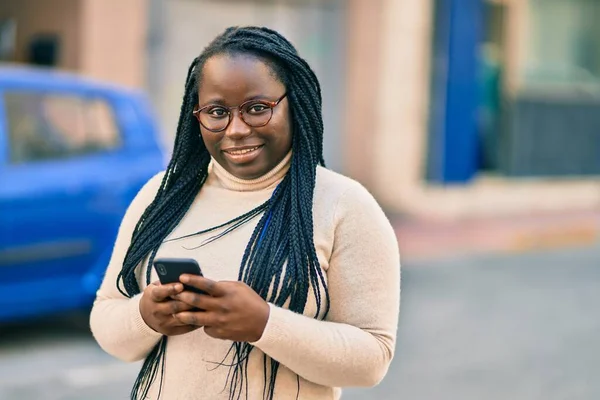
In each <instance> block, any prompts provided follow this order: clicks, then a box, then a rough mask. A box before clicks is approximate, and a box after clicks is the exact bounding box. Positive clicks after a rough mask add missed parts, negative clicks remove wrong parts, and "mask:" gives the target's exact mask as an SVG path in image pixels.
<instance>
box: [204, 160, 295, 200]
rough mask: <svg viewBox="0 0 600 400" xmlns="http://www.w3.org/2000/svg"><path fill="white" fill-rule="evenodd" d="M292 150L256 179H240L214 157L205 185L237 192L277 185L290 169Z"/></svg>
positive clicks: (253, 190)
mask: <svg viewBox="0 0 600 400" xmlns="http://www.w3.org/2000/svg"><path fill="white" fill-rule="evenodd" d="M291 160H292V151H291V150H290V152H289V153H288V154H287V155H286V156H285V157H284V158H283V160H281V162H280V163H279V164H277V165H276V166H275V168H273V169H272V170H271V171H269V172H267V173H266V174H265V175H263V176H261V177H259V178H256V179H241V178H238V177H236V176H234V175H232V174H230V173H229V172H227V171H226V170H225V168H223V167H222V166H221V165H220V164H219V163H218V162H217V161H215V159H214V158H213V159H211V162H210V165H209V167H208V168H209V169H208V178H207V181H206V184H207V185H210V186H220V187H222V188H225V189H228V190H233V191H237V192H256V191H259V190H264V189H271V188H274V187H275V186H277V184H278V183H279V182H281V180H282V179H283V177H284V176H285V174H287V172H288V170H289V169H290V164H291Z"/></svg>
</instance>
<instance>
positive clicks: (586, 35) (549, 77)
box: [524, 0, 600, 88]
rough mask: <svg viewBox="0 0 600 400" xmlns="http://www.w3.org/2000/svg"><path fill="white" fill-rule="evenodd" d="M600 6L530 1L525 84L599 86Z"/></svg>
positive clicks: (576, 0)
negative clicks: (599, 20)
mask: <svg viewBox="0 0 600 400" xmlns="http://www.w3.org/2000/svg"><path fill="white" fill-rule="evenodd" d="M598 18H600V2H598V1H597V0H529V32H528V33H529V35H528V52H527V56H526V69H525V71H524V78H525V82H526V84H534V85H535V84H543V85H548V84H553V85H557V84H562V85H566V86H573V85H585V86H586V87H589V88H598V87H599V86H600V25H599V24H598Z"/></svg>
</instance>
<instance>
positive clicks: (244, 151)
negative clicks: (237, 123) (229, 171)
mask: <svg viewBox="0 0 600 400" xmlns="http://www.w3.org/2000/svg"><path fill="white" fill-rule="evenodd" d="M262 146H263V145H259V146H254V147H249V148H247V149H239V150H223V151H224V152H225V153H227V154H231V155H233V156H241V155H244V154H249V153H252V152H253V151H256V150H258V149H260V148H261V147H262Z"/></svg>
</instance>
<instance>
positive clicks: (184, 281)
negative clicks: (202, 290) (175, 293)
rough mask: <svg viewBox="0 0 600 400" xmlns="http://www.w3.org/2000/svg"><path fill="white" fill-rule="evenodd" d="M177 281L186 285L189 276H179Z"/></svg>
mask: <svg viewBox="0 0 600 400" xmlns="http://www.w3.org/2000/svg"><path fill="white" fill-rule="evenodd" d="M179 280H180V281H181V282H183V283H188V282H189V281H190V277H189V276H187V275H181V276H180V277H179Z"/></svg>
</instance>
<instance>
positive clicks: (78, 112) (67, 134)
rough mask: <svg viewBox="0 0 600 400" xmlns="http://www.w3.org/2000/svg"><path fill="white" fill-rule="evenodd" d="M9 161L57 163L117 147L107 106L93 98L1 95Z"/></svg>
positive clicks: (114, 125)
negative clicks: (57, 161)
mask: <svg viewBox="0 0 600 400" xmlns="http://www.w3.org/2000/svg"><path fill="white" fill-rule="evenodd" d="M4 103H5V105H6V118H7V120H8V121H7V122H8V142H9V161H10V163H11V164H21V163H26V162H35V161H42V160H60V159H67V158H72V157H77V156H82V155H87V154H93V153H98V152H104V151H107V150H112V149H116V148H118V147H120V146H121V135H120V132H119V129H118V125H117V123H116V121H115V116H114V113H113V110H112V107H111V105H110V103H108V102H107V101H106V100H104V99H102V98H99V97H96V98H93V97H91V98H87V97H79V96H76V95H63V94H54V93H36V92H25V91H21V92H17V91H14V92H5V93H4Z"/></svg>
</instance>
